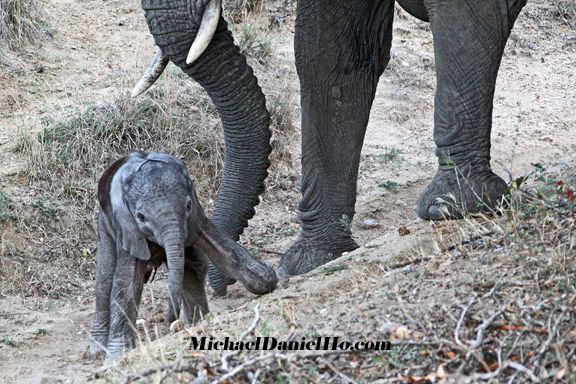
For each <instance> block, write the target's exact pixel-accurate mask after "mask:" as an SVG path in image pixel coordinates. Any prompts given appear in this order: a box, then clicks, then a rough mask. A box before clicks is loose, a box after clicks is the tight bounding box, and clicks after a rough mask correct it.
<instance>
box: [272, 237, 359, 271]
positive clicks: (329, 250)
mask: <svg viewBox="0 0 576 384" xmlns="http://www.w3.org/2000/svg"><path fill="white" fill-rule="evenodd" d="M356 248H358V244H357V243H356V242H355V241H354V240H353V239H352V238H351V237H348V238H347V239H345V240H343V241H342V240H341V241H334V242H329V241H325V240H324V241H314V240H313V239H307V238H306V237H304V236H302V235H301V236H300V238H299V239H298V240H297V241H296V243H294V245H292V247H290V249H289V250H288V251H287V252H286V253H285V254H284V255H282V259H281V260H280V267H278V275H279V276H281V277H288V276H296V275H301V274H303V273H306V272H309V271H311V270H313V269H315V268H317V267H319V266H321V265H324V264H326V263H328V262H329V261H332V260H335V259H337V258H339V257H340V256H342V253H344V252H350V251H353V250H355V249H356Z"/></svg>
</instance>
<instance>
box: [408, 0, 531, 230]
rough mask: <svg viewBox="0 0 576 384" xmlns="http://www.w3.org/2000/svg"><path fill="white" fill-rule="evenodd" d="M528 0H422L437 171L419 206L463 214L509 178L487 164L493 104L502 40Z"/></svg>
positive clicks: (492, 196)
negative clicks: (433, 84) (430, 48)
mask: <svg viewBox="0 0 576 384" xmlns="http://www.w3.org/2000/svg"><path fill="white" fill-rule="evenodd" d="M525 3H526V0H493V1H467V0H454V1H440V0H425V5H426V7H427V9H428V14H429V17H430V23H431V25H432V34H433V37H434V51H435V58H436V76H437V90H436V101H435V117H434V141H435V142H436V146H437V151H436V154H437V156H438V160H439V166H438V172H437V174H436V176H435V177H434V179H433V180H432V183H431V184H430V185H429V186H428V187H427V188H426V190H424V192H423V193H422V195H421V196H420V199H419V200H418V205H417V208H416V212H417V214H418V216H420V217H421V218H424V219H432V220H441V219H444V218H458V217H460V216H462V214H464V213H474V212H480V211H487V210H491V209H493V208H494V207H495V206H496V205H497V203H498V201H499V200H500V199H501V197H502V196H503V194H504V192H505V190H506V187H507V186H506V183H505V182H504V180H502V179H501V178H500V177H498V176H497V175H495V174H494V173H493V172H492V169H491V168H490V131H491V129H492V105H493V98H494V89H495V85H496V77H497V74H498V68H499V66H500V61H501V58H502V53H503V51H504V46H505V45H506V41H507V39H508V35H509V34H510V30H511V29H512V26H513V24H514V21H515V20H516V17H517V16H518V13H519V12H520V10H521V9H522V7H523V6H524V4H525Z"/></svg>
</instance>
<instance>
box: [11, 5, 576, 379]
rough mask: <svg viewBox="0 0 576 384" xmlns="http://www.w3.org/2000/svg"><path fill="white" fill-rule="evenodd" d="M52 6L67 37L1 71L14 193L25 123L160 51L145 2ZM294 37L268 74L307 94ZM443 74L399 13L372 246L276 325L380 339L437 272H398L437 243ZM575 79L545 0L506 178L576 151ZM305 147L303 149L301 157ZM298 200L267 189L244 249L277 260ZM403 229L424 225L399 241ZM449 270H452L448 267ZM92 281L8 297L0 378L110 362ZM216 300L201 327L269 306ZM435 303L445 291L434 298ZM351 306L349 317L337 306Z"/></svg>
mask: <svg viewBox="0 0 576 384" xmlns="http://www.w3.org/2000/svg"><path fill="white" fill-rule="evenodd" d="M45 3H46V5H47V9H48V13H49V15H50V19H51V23H52V27H53V29H54V30H55V31H56V34H55V37H54V38H53V39H52V40H50V41H47V42H46V43H45V44H43V46H41V47H39V48H38V49H36V50H29V51H27V53H25V54H23V55H22V56H21V57H20V58H19V60H18V61H17V64H16V65H18V66H19V67H20V68H19V69H20V72H21V73H20V74H18V73H16V72H15V71H12V70H4V71H2V70H0V81H1V82H2V87H0V190H2V191H5V192H6V193H8V194H10V193H17V194H19V195H20V194H25V193H27V191H28V189H27V188H28V187H27V186H26V182H25V180H23V177H22V174H21V173H20V172H21V171H22V170H23V169H24V160H23V159H20V158H19V157H18V155H15V154H14V153H12V152H11V150H10V149H11V148H12V146H13V145H14V144H15V143H16V141H17V140H18V137H19V136H20V134H21V133H22V132H37V131H39V130H40V129H41V126H42V123H41V122H42V118H43V117H46V116H48V115H49V114H51V113H54V111H58V110H66V109H68V108H70V107H73V106H81V105H84V104H86V103H88V102H93V101H95V100H106V99H108V98H111V97H112V96H113V95H115V94H118V93H119V92H121V91H124V90H126V89H128V88H129V87H130V85H131V84H132V83H133V82H134V80H135V79H136V78H137V77H138V75H139V73H140V72H141V70H142V68H143V67H144V66H145V65H146V63H147V61H148V60H149V58H151V57H152V55H153V52H154V50H153V45H152V41H151V38H150V37H149V36H148V33H147V30H146V26H145V24H144V21H143V18H142V15H141V12H140V10H139V4H138V3H139V2H138V1H137V0H109V1H100V0H83V1H77V0H49V1H48V0H46V1H45ZM292 36H293V35H292V33H291V28H290V26H288V27H285V28H284V29H282V30H281V31H280V32H278V34H276V32H274V36H273V39H274V44H273V49H274V55H275V56H276V57H277V60H278V62H280V63H283V65H284V66H285V67H286V68H287V71H288V72H287V75H288V77H289V79H288V80H289V84H290V86H289V87H288V88H287V89H286V90H277V89H275V88H274V84H275V83H274V82H273V81H268V82H266V81H265V82H263V87H264V89H265V92H266V93H268V94H269V93H271V92H278V91H288V92H294V93H296V92H297V78H296V75H295V69H294V67H293V51H292ZM267 71H270V69H268V68H266V67H259V66H256V68H255V72H256V74H257V75H258V76H262V77H266V72H267ZM434 83H435V77H434V56H433V49H432V36H431V33H430V31H429V28H428V27H427V25H426V24H424V23H421V22H418V21H416V20H414V19H412V18H410V17H408V16H407V15H406V14H405V13H403V12H399V16H398V17H397V18H396V20H395V31H394V45H393V51H392V61H391V63H390V66H389V68H388V70H387V71H386V72H385V74H384V76H383V77H382V79H381V82H380V85H379V87H378V92H377V97H376V101H375V102H374V107H373V110H372V114H371V119H370V124H369V127H368V132H367V135H366V141H365V146H364V152H363V155H362V164H361V172H360V180H359V196H358V204H357V212H358V213H357V215H356V217H355V220H354V222H353V230H354V231H355V234H356V236H357V238H358V241H359V243H360V244H362V245H365V244H371V245H372V247H366V248H361V249H359V250H357V251H355V252H353V253H352V254H350V255H348V256H346V257H345V258H343V259H342V260H338V261H337V262H335V263H334V264H336V265H339V266H340V265H342V266H343V267H338V268H336V269H332V270H331V269H323V270H322V271H319V272H315V273H312V274H310V275H307V276H304V277H298V278H295V279H292V280H290V282H286V283H284V285H282V287H280V289H279V290H278V291H277V292H275V293H274V294H272V295H270V296H268V297H266V298H263V299H260V300H261V302H262V303H263V304H262V305H263V308H264V309H263V317H264V316H269V317H270V319H271V320H270V328H271V329H273V330H277V331H278V332H280V331H281V330H282V329H284V328H285V324H283V323H282V321H283V320H282V318H281V317H279V314H278V311H279V309H278V307H277V305H280V306H286V307H287V308H290V309H291V310H292V311H295V312H294V316H296V317H297V318H299V319H302V318H309V319H314V320H313V321H312V322H311V323H309V324H308V325H307V327H308V328H307V330H310V331H311V330H314V331H316V332H318V333H320V334H330V335H331V334H332V333H334V332H344V331H345V330H348V329H349V330H350V332H351V334H355V333H358V332H360V327H359V324H361V325H362V327H363V328H364V334H370V333H371V331H370V330H372V332H373V333H374V334H375V335H376V334H378V335H380V334H381V331H382V327H384V326H385V325H386V324H387V322H388V321H394V320H395V319H396V318H397V313H398V312H401V311H403V310H404V309H403V308H404V307H403V305H402V303H401V302H400V301H398V300H396V295H395V294H394V289H395V288H394V287H395V286H397V285H398V284H400V283H402V282H403V281H404V280H403V279H405V277H403V273H421V274H422V273H425V272H424V271H423V270H421V269H418V268H416V269H409V270H405V269H403V267H402V268H398V270H396V269H394V265H396V264H398V263H400V264H402V263H403V262H404V261H403V260H405V258H404V257H405V255H406V254H408V255H409V258H410V257H413V255H414V253H413V251H410V249H412V247H413V246H415V245H416V244H420V245H421V246H423V247H425V246H428V245H429V243H430V241H429V239H432V238H433V237H432V235H430V234H429V233H430V232H431V227H430V224H429V223H424V222H420V221H418V220H417V219H416V218H415V216H414V213H413V206H414V204H415V201H416V198H417V196H418V194H419V192H420V191H421V190H422V189H423V188H424V186H425V185H426V182H427V181H429V180H430V179H431V177H432V175H433V172H434V169H435V157H434V143H433V140H432V121H433V94H434ZM574 84H576V32H575V31H574V30H571V29H570V28H569V27H568V26H567V25H565V24H563V23H562V22H561V21H559V20H557V19H555V18H554V17H553V16H552V9H551V6H550V5H548V4H547V2H544V1H532V2H530V3H529V5H528V6H527V8H526V10H525V11H524V12H523V13H522V14H521V16H520V18H519V19H518V22H517V26H516V28H515V30H514V32H513V34H512V36H511V40H510V42H509V44H508V47H507V49H506V54H505V57H504V60H503V63H502V68H501V71H500V77H499V79H498V84H497V91H496V98H495V100H496V103H495V109H494V131H493V134H492V136H493V152H492V153H493V159H494V160H493V165H494V166H495V168H496V169H497V172H498V173H499V174H501V175H502V176H504V177H505V178H506V179H507V180H508V179H509V177H508V174H509V173H511V174H512V175H514V176H518V175H521V174H523V173H524V172H527V171H528V170H530V169H531V168H532V166H531V163H545V162H550V161H553V160H556V159H559V158H563V157H568V156H573V155H574V153H575V152H576V136H575V135H574V129H575V128H576V114H575V112H574V101H575V100H576V88H575V87H574ZM298 151H299V146H298V145H296V146H295V148H294V152H295V154H296V155H297V153H298ZM297 174H298V172H297V169H296V170H295V175H297ZM296 184H297V183H296ZM297 198H298V193H297V189H294V188H293V189H291V190H288V191H285V192H282V193H276V192H274V191H272V192H270V193H268V194H266V195H265V196H264V197H263V200H262V204H261V205H260V206H259V207H258V209H257V216H256V217H255V219H254V220H252V222H251V227H250V228H249V230H248V231H247V233H246V234H245V236H244V237H243V241H244V242H245V243H246V244H250V245H256V246H259V247H260V248H261V249H262V252H261V254H262V255H264V256H265V257H266V258H267V259H268V261H269V262H271V263H273V264H277V263H278V260H279V255H278V253H279V252H282V251H284V250H285V249H286V248H287V247H288V246H289V244H290V243H291V242H292V241H293V240H294V237H295V234H296V233H297V224H296V223H297V211H296V206H297ZM400 226H406V227H407V228H408V229H409V230H410V231H411V232H412V234H410V235H408V236H405V237H400V236H399V235H398V228H399V227H400ZM272 234H273V235H274V236H272ZM9 235H10V236H13V235H14V234H12V233H11V234H9ZM3 236H4V233H3V234H2V236H0V238H3ZM6 236H8V235H6ZM270 238H272V240H270ZM21 241H22V242H26V241H27V240H26V239H21ZM260 244H264V245H261V246H260ZM374 244H376V245H374ZM78 252H79V251H78ZM411 252H412V253H411ZM2 254H3V251H2V247H1V246H0V257H2ZM399 260H400V261H399ZM438 263H440V264H442V261H439V262H438ZM467 263H468V264H467ZM476 266H477V265H476V264H475V262H473V261H470V262H466V261H463V262H462V265H461V268H462V269H463V270H468V271H472V270H473V269H474V268H475V267H476ZM426 267H429V265H426V266H425V267H423V269H424V270H425V269H426ZM444 267H445V268H444ZM444 267H443V268H440V270H443V271H446V268H448V267H447V266H446V265H444ZM45 268H46V269H47V271H49V272H47V273H58V266H57V265H50V264H46V265H45ZM390 268H391V270H390ZM327 271H334V272H327ZM470 276H472V273H471V272H470ZM434 278H435V279H441V278H442V276H440V277H439V276H438V275H435V276H434ZM471 278H472V277H471ZM63 279H66V277H63ZM73 283H74V282H73ZM446 283H447V284H449V282H446ZM74 284H78V283H77V282H76V283H74ZM411 284H413V283H411ZM414 284H417V283H414ZM164 286H165V281H164V280H163V276H160V278H159V280H158V281H157V282H155V283H153V284H151V285H150V286H149V287H147V288H146V292H145V299H144V303H143V307H144V312H143V317H145V318H147V319H149V321H150V323H151V324H156V326H157V327H158V332H159V333H161V334H162V333H165V332H166V329H165V328H166V324H165V323H163V322H162V321H161V317H162V312H163V306H164V305H163V304H162V303H163V302H164V301H162V299H163V297H164V293H163V292H164ZM91 287H92V282H91V281H88V282H85V285H83V286H82V287H80V288H78V289H77V290H76V292H79V293H78V294H77V295H75V296H70V297H66V298H63V299H59V298H51V297H49V296H48V297H37V296H34V295H32V296H7V295H3V294H2V292H0V382H2V383H16V382H18V383H20V382H29V383H38V382H43V383H50V382H58V380H62V381H63V382H82V381H84V380H85V379H86V377H87V375H88V374H89V373H90V372H93V371H94V370H96V369H97V368H98V367H99V366H100V363H99V362H98V361H93V360H90V359H89V358H87V357H86V356H85V351H86V348H87V345H88V338H87V336H86V332H87V330H88V329H89V327H90V320H91V314H92V310H93V303H92V291H91ZM319 287H321V288H319ZM413 288H414V289H415V290H422V289H425V287H423V286H418V285H414V286H413ZM355 297H356V298H358V297H360V298H362V300H357V301H356V302H354V300H352V299H351V298H355ZM391 298H392V299H391ZM209 300H210V304H211V308H212V312H213V320H212V323H210V324H208V325H206V324H204V325H201V326H200V328H198V331H199V332H202V331H206V329H208V328H209V329H211V330H220V331H221V330H222V329H223V328H224V329H228V330H229V331H230V333H235V334H237V333H239V331H241V330H242V329H243V328H245V324H246V322H247V321H248V319H249V318H250V317H251V316H252V314H251V310H252V308H253V306H254V305H255V302H256V301H258V299H256V298H254V297H251V296H249V295H247V294H246V292H245V291H244V290H243V289H241V288H240V287H234V288H233V289H232V292H231V293H230V295H229V296H228V297H227V298H225V299H221V298H215V297H209ZM429 300H430V301H431V302H434V301H438V300H439V298H438V297H433V295H432V296H431V297H430V298H429ZM275 303H280V304H275ZM318 303H325V305H323V306H319V305H318ZM382 303H386V310H385V311H384V310H382V311H380V312H379V311H376V310H374V308H375V307H378V306H380V305H382ZM430 305H432V304H430ZM343 307H345V308H346V309H347V310H346V315H345V316H344V315H343V314H342V313H341V311H339V310H338V308H343ZM352 324H356V325H355V326H352ZM203 327H204V328H203ZM379 332H380V333H379ZM173 337H174V336H173Z"/></svg>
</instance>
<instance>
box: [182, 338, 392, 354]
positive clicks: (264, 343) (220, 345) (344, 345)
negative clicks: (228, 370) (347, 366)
mask: <svg viewBox="0 0 576 384" xmlns="http://www.w3.org/2000/svg"><path fill="white" fill-rule="evenodd" d="M391 348H392V343H391V342H390V341H348V340H342V339H340V338H339V337H337V336H334V337H315V338H310V339H308V338H306V337H302V338H301V339H300V340H290V341H282V340H278V339H277V338H275V337H272V336H263V337H256V338H255V339H253V340H251V341H234V340H230V338H229V337H225V338H224V340H216V339H215V338H214V337H208V336H202V337H195V336H193V337H192V338H191V340H190V349H193V350H197V351H271V350H277V351H336V350H341V351H389V350H390V349H391Z"/></svg>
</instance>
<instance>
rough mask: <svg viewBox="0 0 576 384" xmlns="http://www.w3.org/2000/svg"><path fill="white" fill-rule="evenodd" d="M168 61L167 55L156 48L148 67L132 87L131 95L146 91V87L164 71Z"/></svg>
mask: <svg viewBox="0 0 576 384" xmlns="http://www.w3.org/2000/svg"><path fill="white" fill-rule="evenodd" d="M169 61H170V59H168V56H165V55H164V54H163V53H162V50H160V49H158V51H156V56H155V57H154V59H153V60H152V62H151V63H150V65H149V66H148V69H146V72H144V75H142V78H141V79H140V81H138V83H137V84H136V86H135V87H134V89H132V93H131V96H132V97H136V96H138V95H141V94H142V93H144V92H146V90H148V88H150V87H151V86H152V85H153V84H154V83H155V82H156V80H158V78H159V77H160V75H161V74H162V72H164V69H165V68H166V66H167V65H168V62H169Z"/></svg>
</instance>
